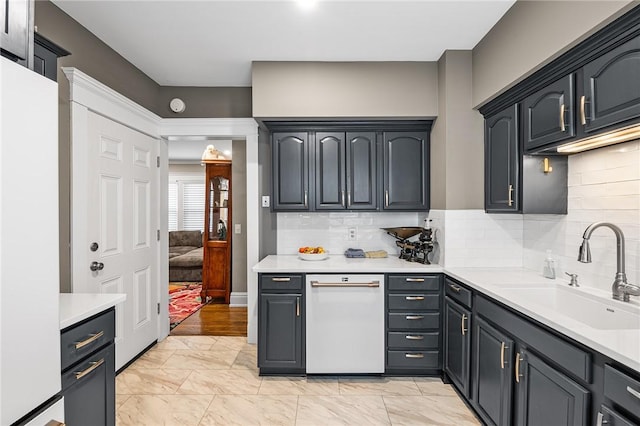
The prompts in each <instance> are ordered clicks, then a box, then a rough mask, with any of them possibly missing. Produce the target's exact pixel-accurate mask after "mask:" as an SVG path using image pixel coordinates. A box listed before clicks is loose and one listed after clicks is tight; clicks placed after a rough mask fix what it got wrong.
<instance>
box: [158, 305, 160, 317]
mask: <svg viewBox="0 0 640 426" xmlns="http://www.w3.org/2000/svg"><path fill="white" fill-rule="evenodd" d="M158 315H160V303H158Z"/></svg>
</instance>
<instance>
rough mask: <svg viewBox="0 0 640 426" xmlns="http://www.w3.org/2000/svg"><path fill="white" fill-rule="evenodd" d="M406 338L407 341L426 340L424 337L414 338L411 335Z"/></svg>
mask: <svg viewBox="0 0 640 426" xmlns="http://www.w3.org/2000/svg"><path fill="white" fill-rule="evenodd" d="M404 338H405V339H407V340H424V336H412V335H411V334H407V335H406V336H404Z"/></svg>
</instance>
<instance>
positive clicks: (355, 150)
mask: <svg viewBox="0 0 640 426" xmlns="http://www.w3.org/2000/svg"><path fill="white" fill-rule="evenodd" d="M377 165H378V156H377V146H376V134H375V133H374V132H368V133H347V183H348V185H347V208H348V209H352V210H360V209H363V210H365V209H367V210H370V209H375V208H376V207H377V206H378V201H377V192H378V184H377V182H378V180H377V179H378V172H377V169H378V166H377Z"/></svg>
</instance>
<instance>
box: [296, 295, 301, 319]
mask: <svg viewBox="0 0 640 426" xmlns="http://www.w3.org/2000/svg"><path fill="white" fill-rule="evenodd" d="M296 316H297V317H299V316H300V296H298V297H296Z"/></svg>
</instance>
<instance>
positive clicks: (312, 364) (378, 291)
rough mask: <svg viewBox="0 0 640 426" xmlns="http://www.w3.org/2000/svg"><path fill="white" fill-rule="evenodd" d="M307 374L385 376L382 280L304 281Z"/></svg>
mask: <svg viewBox="0 0 640 426" xmlns="http://www.w3.org/2000/svg"><path fill="white" fill-rule="evenodd" d="M305 299H306V305H305V306H306V358H307V362H306V364H307V367H306V372H307V373H308V374H366V373H372V374H378V373H384V275H334V274H331V275H307V278H306V294H305Z"/></svg>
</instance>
